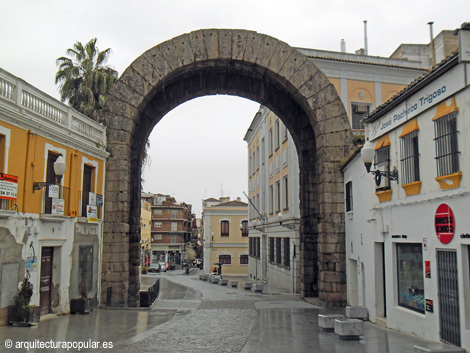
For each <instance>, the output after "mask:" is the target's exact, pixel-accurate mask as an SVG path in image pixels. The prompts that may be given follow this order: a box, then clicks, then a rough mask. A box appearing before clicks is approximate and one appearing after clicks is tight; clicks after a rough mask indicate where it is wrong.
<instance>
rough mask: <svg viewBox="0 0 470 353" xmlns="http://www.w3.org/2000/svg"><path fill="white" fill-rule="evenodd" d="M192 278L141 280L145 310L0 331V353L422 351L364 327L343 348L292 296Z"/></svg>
mask: <svg viewBox="0 0 470 353" xmlns="http://www.w3.org/2000/svg"><path fill="white" fill-rule="evenodd" d="M199 273H200V272H199V270H193V271H192V273H191V274H190V275H185V274H183V271H181V270H176V271H172V272H167V273H164V274H163V273H162V274H149V275H145V276H142V287H145V286H146V285H150V284H151V283H153V282H154V280H155V279H156V278H160V279H161V282H160V295H159V297H158V299H157V300H156V302H155V303H154V304H153V305H152V307H151V308H150V309H148V308H146V309H143V308H142V309H99V310H95V311H93V312H91V313H90V314H88V315H63V316H52V315H51V316H49V317H48V318H44V317H42V318H41V322H40V323H39V325H37V326H33V327H11V326H8V327H0V352H27V351H29V352H78V351H80V352H123V353H124V352H126V353H128V352H131V353H133V352H135V353H149V352H165V353H172V352H198V351H199V352H204V353H206V352H208V353H210V352H214V353H219V352H242V353H255V352H256V353H268V352H269V353H276V352H291V353H303V352H318V353H333V352H335V353H347V352H351V353H411V352H414V349H413V346H414V345H415V344H424V345H429V344H430V342H428V341H424V340H421V339H418V338H416V337H414V336H410V335H406V334H402V333H399V332H396V331H393V330H388V329H384V328H382V327H379V326H377V325H374V324H372V323H369V322H365V323H364V331H365V335H364V336H363V337H361V339H360V340H357V341H343V340H341V339H339V338H338V336H337V335H336V334H335V333H328V332H323V331H321V330H320V329H319V327H318V320H317V317H318V314H319V313H325V311H323V310H322V309H320V308H318V307H315V306H313V305H311V304H309V303H306V302H304V301H301V300H300V299H299V297H298V296H297V295H293V294H288V293H283V292H281V291H280V290H278V289H276V288H269V287H267V288H266V291H265V292H264V293H262V294H259V293H254V292H251V291H246V290H243V289H237V288H228V287H226V286H220V285H216V284H212V283H208V282H205V281H200V280H199V279H198V274H199ZM25 342H26V343H25ZM10 344H12V345H13V347H12V348H8V346H9V345H10ZM20 345H22V347H20ZM28 345H29V347H28ZM41 345H42V346H43V347H47V348H37V347H41ZM110 346H112V347H110ZM15 347H19V348H15ZM28 348H29V349H28Z"/></svg>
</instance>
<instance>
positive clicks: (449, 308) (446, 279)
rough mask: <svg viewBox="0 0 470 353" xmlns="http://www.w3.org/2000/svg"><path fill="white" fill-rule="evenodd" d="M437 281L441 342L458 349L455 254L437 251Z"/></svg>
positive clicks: (458, 324)
mask: <svg viewBox="0 0 470 353" xmlns="http://www.w3.org/2000/svg"><path fill="white" fill-rule="evenodd" d="M437 280H438V298H439V323H440V334H441V340H442V341H444V342H447V343H451V344H453V345H456V346H459V347H460V307H459V280H458V271H457V252H456V251H455V250H438V251H437Z"/></svg>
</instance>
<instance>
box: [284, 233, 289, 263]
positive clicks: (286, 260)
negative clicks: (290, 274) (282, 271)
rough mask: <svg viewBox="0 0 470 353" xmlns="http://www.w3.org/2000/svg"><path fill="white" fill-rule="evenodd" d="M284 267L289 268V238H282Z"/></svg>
mask: <svg viewBox="0 0 470 353" xmlns="http://www.w3.org/2000/svg"><path fill="white" fill-rule="evenodd" d="M283 250H284V266H286V267H290V238H284V249H283Z"/></svg>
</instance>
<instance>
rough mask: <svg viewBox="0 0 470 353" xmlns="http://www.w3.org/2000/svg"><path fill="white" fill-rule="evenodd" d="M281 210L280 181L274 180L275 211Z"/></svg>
mask: <svg viewBox="0 0 470 353" xmlns="http://www.w3.org/2000/svg"><path fill="white" fill-rule="evenodd" d="M280 210H281V183H280V182H279V181H276V212H279V211H280Z"/></svg>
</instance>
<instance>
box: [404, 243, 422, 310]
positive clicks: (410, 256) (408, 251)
mask: <svg viewBox="0 0 470 353" xmlns="http://www.w3.org/2000/svg"><path fill="white" fill-rule="evenodd" d="M397 263H398V304H399V305H400V306H403V307H405V308H408V309H411V310H415V311H418V312H422V313H424V309H425V301H424V272H423V248H422V245H421V244H397Z"/></svg>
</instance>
